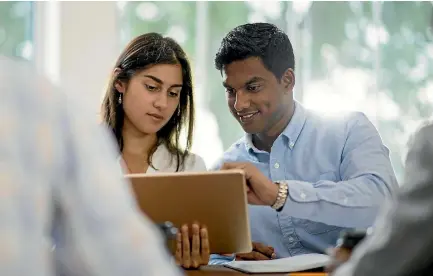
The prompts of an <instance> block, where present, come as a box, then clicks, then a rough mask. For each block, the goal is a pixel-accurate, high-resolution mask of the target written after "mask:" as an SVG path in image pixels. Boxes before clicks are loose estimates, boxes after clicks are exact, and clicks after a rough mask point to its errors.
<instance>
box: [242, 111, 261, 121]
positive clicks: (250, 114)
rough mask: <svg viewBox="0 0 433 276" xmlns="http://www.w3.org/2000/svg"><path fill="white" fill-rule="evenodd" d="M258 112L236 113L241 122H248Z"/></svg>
mask: <svg viewBox="0 0 433 276" xmlns="http://www.w3.org/2000/svg"><path fill="white" fill-rule="evenodd" d="M257 114H259V111H256V112H253V113H248V114H245V115H238V117H239V120H240V121H241V123H248V122H250V121H252V120H254V118H255V117H256V115H257Z"/></svg>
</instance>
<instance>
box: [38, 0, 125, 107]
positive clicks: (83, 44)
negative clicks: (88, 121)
mask: <svg viewBox="0 0 433 276" xmlns="http://www.w3.org/2000/svg"><path fill="white" fill-rule="evenodd" d="M35 6H36V7H35V8H36V15H35V62H36V66H37V67H38V68H39V70H40V71H41V72H43V73H45V74H47V75H48V76H49V77H50V78H51V79H52V81H54V82H56V83H59V84H60V85H61V86H62V87H64V88H65V89H66V91H67V92H68V93H76V94H78V95H79V97H83V99H86V100H87V101H88V102H89V104H91V105H92V106H94V107H95V112H99V105H100V100H101V97H102V94H103V89H104V86H105V84H106V82H107V79H108V75H109V73H110V70H111V67H112V66H113V65H114V62H115V59H116V58H117V56H118V54H119V51H120V49H119V45H120V39H119V31H118V24H117V16H118V12H117V6H116V2H57V1H48V2H36V3H35Z"/></svg>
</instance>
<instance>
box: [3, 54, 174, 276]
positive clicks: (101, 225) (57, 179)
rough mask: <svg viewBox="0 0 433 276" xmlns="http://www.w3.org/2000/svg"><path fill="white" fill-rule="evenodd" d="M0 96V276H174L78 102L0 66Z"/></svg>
mask: <svg viewBox="0 0 433 276" xmlns="http://www.w3.org/2000/svg"><path fill="white" fill-rule="evenodd" d="M0 94H1V98H2V100H1V101H0V114H1V124H0V133H1V135H0V275H14V276H27V275H28V276H30V275H44V276H45V275H47V276H49V275H104V276H107V275H113V276H114V275H137V276H138V275H140V276H141V275H179V274H180V273H179V271H178V269H177V268H176V267H175V266H174V265H173V264H172V263H170V261H169V260H170V259H169V256H168V254H167V252H165V250H164V248H165V247H164V242H163V240H162V239H161V237H160V235H159V233H157V230H156V228H155V227H154V226H153V225H152V223H151V222H150V221H148V219H147V218H145V217H143V216H142V215H141V214H140V213H139V211H138V209H137V207H136V206H135V203H134V200H133V197H132V196H131V194H130V191H129V189H128V184H127V183H126V182H125V181H123V177H122V172H121V171H120V166H119V165H118V163H117V161H116V156H115V152H116V150H115V147H114V145H113V144H112V143H111V141H109V139H108V137H109V135H108V132H105V131H103V130H102V129H101V128H100V127H98V126H97V125H96V123H94V124H93V123H91V121H92V120H89V118H92V117H93V116H92V115H91V113H90V112H88V110H86V109H85V108H83V107H82V106H83V105H85V99H84V101H82V102H80V104H75V103H73V102H67V101H66V97H65V95H63V94H61V93H59V92H58V91H54V89H53V88H52V87H50V85H49V84H48V83H47V82H45V81H43V80H41V79H39V78H37V77H36V76H35V75H34V74H33V73H32V71H31V69H30V68H29V67H28V66H25V65H23V64H19V63H18V64H17V63H15V62H12V61H10V60H6V59H4V58H1V57H0ZM89 110H90V109H89ZM54 228H55V229H56V230H57V231H56V233H57V234H58V238H60V239H59V240H58V244H56V249H55V250H54V252H53V251H52V249H51V248H52V242H51V240H52V236H51V233H52V231H53V229H54Z"/></svg>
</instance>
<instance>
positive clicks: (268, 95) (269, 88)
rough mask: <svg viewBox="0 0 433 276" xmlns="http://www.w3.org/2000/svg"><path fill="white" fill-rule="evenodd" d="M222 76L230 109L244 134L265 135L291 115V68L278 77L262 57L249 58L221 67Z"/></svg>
mask: <svg viewBox="0 0 433 276" xmlns="http://www.w3.org/2000/svg"><path fill="white" fill-rule="evenodd" d="M222 77H223V86H224V87H225V88H226V94H227V103H228V106H229V108H230V111H231V113H232V114H233V116H234V117H235V118H236V120H238V122H239V123H240V124H241V126H242V128H243V129H244V131H245V132H246V133H249V134H259V133H262V134H265V133H267V132H268V131H270V129H271V128H272V127H273V126H274V125H276V124H277V123H278V122H280V121H281V120H283V119H284V118H285V116H290V114H291V109H292V104H293V97H292V89H293V84H294V74H293V70H291V69H289V70H288V71H287V72H286V73H285V74H284V76H283V77H282V78H281V80H278V79H277V78H276V77H275V75H274V74H273V73H272V72H271V71H269V70H268V69H267V68H266V67H265V66H264V64H263V62H262V60H261V58H258V57H250V58H247V59H244V60H239V61H234V62H232V63H230V64H228V65H226V66H224V68H223V70H222Z"/></svg>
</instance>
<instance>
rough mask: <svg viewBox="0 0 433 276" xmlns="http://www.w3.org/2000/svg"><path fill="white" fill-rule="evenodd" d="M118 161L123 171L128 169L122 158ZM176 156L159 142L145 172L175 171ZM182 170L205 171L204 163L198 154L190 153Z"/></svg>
mask: <svg viewBox="0 0 433 276" xmlns="http://www.w3.org/2000/svg"><path fill="white" fill-rule="evenodd" d="M119 162H120V164H121V166H122V168H123V170H124V171H125V172H127V171H128V169H127V166H126V164H125V162H124V161H123V159H122V158H121V157H119ZM176 164H177V162H176V157H175V156H173V154H171V153H170V152H169V151H168V149H167V146H166V145H165V144H161V145H160V146H159V147H158V148H157V149H156V151H155V152H154V153H153V155H152V166H150V165H149V167H148V168H147V171H146V173H161V172H176ZM182 171H187V172H201V171H207V168H206V165H205V163H204V161H203V158H201V157H200V156H199V155H196V154H194V153H190V154H189V155H188V156H187V157H186V159H185V164H184V167H183V170H182Z"/></svg>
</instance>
